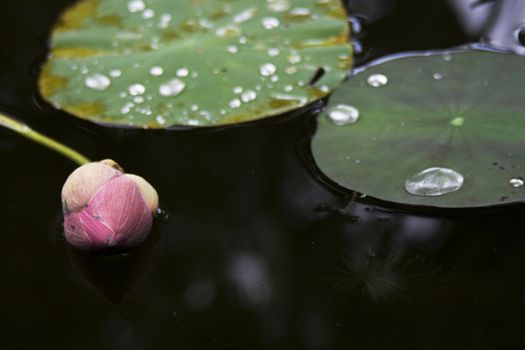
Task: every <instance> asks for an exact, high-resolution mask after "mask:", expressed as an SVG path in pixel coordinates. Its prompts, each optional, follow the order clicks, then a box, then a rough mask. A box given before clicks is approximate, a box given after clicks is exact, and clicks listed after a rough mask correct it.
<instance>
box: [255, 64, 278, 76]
mask: <svg viewBox="0 0 525 350" xmlns="http://www.w3.org/2000/svg"><path fill="white" fill-rule="evenodd" d="M276 71H277V67H275V66H274V65H273V64H272V63H265V64H263V65H261V66H260V67H259V72H260V73H261V75H262V76H265V77H269V76H271V75H274V74H275V72H276Z"/></svg>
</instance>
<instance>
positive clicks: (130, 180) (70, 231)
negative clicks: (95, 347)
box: [62, 160, 158, 250]
mask: <svg viewBox="0 0 525 350" xmlns="http://www.w3.org/2000/svg"><path fill="white" fill-rule="evenodd" d="M62 205H63V209H64V233H65V236H66V239H67V241H68V242H69V243H70V244H71V245H73V246H74V247H76V248H79V249H84V250H87V249H92V250H105V249H122V248H130V247H133V246H136V245H138V244H140V243H141V242H142V241H144V240H145V239H146V237H147V235H148V233H149V232H150V230H151V226H152V224H153V214H154V213H155V211H156V210H157V208H158V196H157V192H156V191H155V189H154V188H153V187H152V186H151V185H150V184H149V183H148V182H146V180H144V179H143V178H141V177H139V176H136V175H130V174H124V172H123V171H122V168H120V166H118V164H117V163H115V162H114V161H112V160H103V161H101V162H97V163H89V164H85V165H83V166H81V167H79V168H78V169H76V170H75V171H74V172H73V173H72V174H71V175H70V176H69V178H68V179H67V181H66V183H65V184H64V187H63V188H62Z"/></svg>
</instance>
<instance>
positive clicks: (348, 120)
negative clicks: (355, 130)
mask: <svg viewBox="0 0 525 350" xmlns="http://www.w3.org/2000/svg"><path fill="white" fill-rule="evenodd" d="M326 116H327V118H328V120H329V121H330V122H331V123H332V124H334V125H337V126H343V125H349V124H354V123H356V122H357V120H358V119H359V110H358V109H357V108H355V107H354V106H350V105H345V104H338V105H337V106H334V107H331V108H329V109H328V110H327V111H326Z"/></svg>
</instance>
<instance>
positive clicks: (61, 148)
mask: <svg viewBox="0 0 525 350" xmlns="http://www.w3.org/2000/svg"><path fill="white" fill-rule="evenodd" d="M0 126H3V127H5V128H8V129H11V130H13V131H15V132H17V133H18V134H20V135H22V136H24V137H27V138H28V139H30V140H33V141H35V142H37V143H39V144H41V145H43V146H46V147H48V148H50V149H52V150H54V151H56V152H58V153H60V154H62V155H63V156H65V157H67V158H69V159H71V160H72V161H74V162H76V163H78V164H79V165H83V164H86V163H90V162H91V161H90V160H89V159H87V158H86V157H84V156H83V155H82V154H80V153H78V152H77V151H75V150H73V149H71V148H69V147H67V146H66V145H63V144H61V143H60V142H57V141H55V140H53V139H51V138H49V137H47V136H45V135H42V134H41V133H39V132H37V131H35V130H33V129H31V128H30V127H29V126H28V125H26V124H24V123H22V122H20V121H17V120H15V119H13V118H10V117H7V116H5V115H3V114H0Z"/></svg>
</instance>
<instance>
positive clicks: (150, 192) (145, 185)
mask: <svg viewBox="0 0 525 350" xmlns="http://www.w3.org/2000/svg"><path fill="white" fill-rule="evenodd" d="M124 176H126V177H128V178H130V179H131V180H133V181H134V182H135V183H136V184H137V187H138V188H139V190H140V194H141V195H142V197H143V198H144V201H146V204H147V205H148V207H149V209H150V211H151V212H152V213H153V214H154V213H155V212H156V211H157V209H158V208H159V195H158V194H157V191H155V189H154V188H153V186H151V185H150V184H149V182H147V181H146V180H144V179H143V178H142V177H140V176H137V175H133V174H126V175H124Z"/></svg>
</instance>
